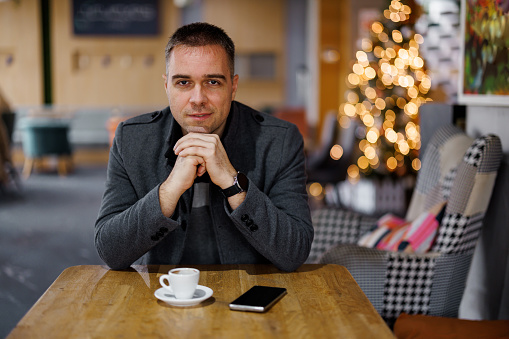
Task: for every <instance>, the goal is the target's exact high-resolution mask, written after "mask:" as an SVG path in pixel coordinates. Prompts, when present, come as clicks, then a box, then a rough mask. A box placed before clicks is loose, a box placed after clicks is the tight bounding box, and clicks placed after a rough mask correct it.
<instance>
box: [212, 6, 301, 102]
mask: <svg viewBox="0 0 509 339" xmlns="http://www.w3.org/2000/svg"><path fill="white" fill-rule="evenodd" d="M203 5H204V8H203V19H204V21H207V22H210V23H212V24H214V25H217V26H219V27H221V28H223V29H224V30H225V31H226V33H228V35H229V36H230V37H231V38H232V40H233V41H234V43H235V48H236V52H237V54H246V53H252V52H270V53H274V54H275V55H276V59H277V61H276V79H274V80H257V81H254V80H245V79H242V78H240V79H239V81H240V83H239V90H238V92H237V98H236V99H237V100H238V101H241V102H243V103H245V104H247V105H250V106H253V107H255V108H262V107H264V106H267V105H273V106H279V105H282V104H283V103H284V99H285V98H284V91H285V87H284V67H285V64H284V59H285V36H286V32H285V23H286V18H285V1H284V0H256V1H253V0H205V1H204V2H203ZM302 38H303V39H304V38H305V37H302Z"/></svg>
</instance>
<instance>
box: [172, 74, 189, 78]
mask: <svg viewBox="0 0 509 339" xmlns="http://www.w3.org/2000/svg"><path fill="white" fill-rule="evenodd" d="M171 78H172V79H191V77H190V76H189V75H184V74H175V75H172V76H171Z"/></svg>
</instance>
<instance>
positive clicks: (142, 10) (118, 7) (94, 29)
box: [72, 0, 159, 35]
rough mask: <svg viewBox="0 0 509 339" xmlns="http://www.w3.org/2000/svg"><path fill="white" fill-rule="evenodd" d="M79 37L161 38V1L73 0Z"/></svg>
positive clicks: (74, 20)
mask: <svg viewBox="0 0 509 339" xmlns="http://www.w3.org/2000/svg"><path fill="white" fill-rule="evenodd" d="M72 11H73V28H74V34H75V35H157V34H158V33H159V17H158V0H73V9H72Z"/></svg>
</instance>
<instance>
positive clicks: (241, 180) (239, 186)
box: [221, 172, 249, 198]
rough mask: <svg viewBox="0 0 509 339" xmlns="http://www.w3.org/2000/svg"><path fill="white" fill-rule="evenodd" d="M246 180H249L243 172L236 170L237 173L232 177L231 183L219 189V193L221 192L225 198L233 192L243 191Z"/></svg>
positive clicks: (245, 187) (246, 184)
mask: <svg viewBox="0 0 509 339" xmlns="http://www.w3.org/2000/svg"><path fill="white" fill-rule="evenodd" d="M248 182H249V181H248V179H247V177H246V175H245V174H244V173H242V172H237V175H236V176H235V177H234V178H233V185H232V186H230V187H228V188H225V189H224V190H221V193H223V195H224V197H225V198H229V197H232V196H234V195H235V194H239V193H241V192H245V191H246V190H247V186H248Z"/></svg>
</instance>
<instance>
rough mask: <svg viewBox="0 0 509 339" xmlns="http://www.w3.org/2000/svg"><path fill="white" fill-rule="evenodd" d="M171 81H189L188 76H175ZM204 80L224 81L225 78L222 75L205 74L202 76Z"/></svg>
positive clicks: (189, 77)
mask: <svg viewBox="0 0 509 339" xmlns="http://www.w3.org/2000/svg"><path fill="white" fill-rule="evenodd" d="M171 78H172V79H191V76H190V75H185V74H175V75H172V76H171ZM203 78H204V79H222V80H226V76H224V75H223V74H205V75H204V76H203Z"/></svg>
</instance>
